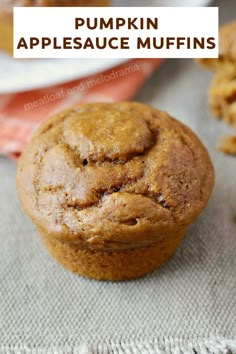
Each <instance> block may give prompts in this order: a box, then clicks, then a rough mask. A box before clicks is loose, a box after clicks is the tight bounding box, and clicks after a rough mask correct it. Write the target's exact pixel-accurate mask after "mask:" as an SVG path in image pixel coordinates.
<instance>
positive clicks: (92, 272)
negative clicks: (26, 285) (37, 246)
mask: <svg viewBox="0 0 236 354" xmlns="http://www.w3.org/2000/svg"><path fill="white" fill-rule="evenodd" d="M39 232H40V235H41V238H42V241H43V243H44V245H45V246H46V248H47V250H48V252H49V254H50V255H51V256H52V257H53V258H54V259H55V260H56V261H57V262H58V263H59V264H60V265H62V266H63V267H64V268H66V269H68V270H70V271H71V272H73V273H76V274H79V275H82V276H85V277H88V278H92V279H97V280H127V279H133V278H138V277H141V276H143V275H145V274H147V273H149V272H151V271H153V270H154V269H156V268H158V267H159V266H160V265H161V264H162V263H163V262H165V261H166V260H167V259H168V258H169V257H170V256H171V255H172V254H173V253H174V251H175V250H176V248H177V246H178V244H179V243H180V241H181V239H182V238H183V235H184V232H181V233H178V234H175V235H174V237H171V238H168V239H163V240H159V241H158V242H155V243H153V244H151V245H148V246H145V247H140V248H130V249H125V250H112V251H111V250H99V249H90V248H81V247H78V246H76V245H72V244H70V243H68V242H66V243H65V242H61V241H58V240H56V239H53V238H49V237H48V236H45V234H44V233H43V232H41V231H40V230H39Z"/></svg>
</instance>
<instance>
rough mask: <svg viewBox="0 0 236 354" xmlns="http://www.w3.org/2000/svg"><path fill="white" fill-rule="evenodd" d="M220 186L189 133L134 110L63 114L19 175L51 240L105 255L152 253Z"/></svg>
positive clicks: (145, 110)
mask: <svg viewBox="0 0 236 354" xmlns="http://www.w3.org/2000/svg"><path fill="white" fill-rule="evenodd" d="M213 180H214V172H213V167H212V165H211V162H210V159H209V157H208V154H207V152H206V150H205V148H204V147H203V146H202V144H201V143H200V141H199V140H198V138H197V137H196V136H195V135H194V134H193V133H192V132H191V131H190V129H188V128H187V127H186V126H184V125H183V124H181V123H179V122H177V121H176V120H174V119H173V118H171V117H169V116H168V114H167V113H164V112H161V111H158V110H156V109H153V108H151V107H149V106H146V105H144V104H140V103H130V102H123V103H113V104H103V103H95V104H84V105H80V106H78V107H75V108H73V109H70V110H67V111H65V112H63V113H61V114H58V115H56V116H54V117H53V118H51V119H50V120H48V121H47V122H46V123H44V124H43V125H42V126H41V128H40V129H39V130H38V131H37V132H36V133H35V135H34V136H33V138H32V140H31V142H30V143H29V145H28V147H27V148H26V150H25V151H24V153H23V154H22V156H21V158H20V161H19V164H18V172H17V187H18V191H19V195H20V199H21V201H22V204H23V207H24V209H25V210H26V212H27V213H28V214H29V215H30V217H31V218H32V219H33V221H34V222H35V224H36V225H37V226H38V227H39V228H40V229H41V230H44V231H45V233H47V235H48V237H51V238H55V239H57V240H60V241H62V242H70V243H71V244H76V245H80V247H85V246H86V247H91V248H102V249H124V248H125V249H127V248H132V247H143V246H147V245H148V244H151V243H153V242H156V241H158V240H160V239H161V238H162V237H165V236H167V237H171V235H174V234H176V233H178V232H180V231H182V232H183V231H184V230H185V229H186V226H187V225H188V224H190V223H191V222H192V220H193V219H195V218H196V217H197V215H198V214H199V213H200V211H201V210H202V209H203V207H204V206H205V204H206V202H207V200H208V198H209V195H210V193H211V190H212V186H213Z"/></svg>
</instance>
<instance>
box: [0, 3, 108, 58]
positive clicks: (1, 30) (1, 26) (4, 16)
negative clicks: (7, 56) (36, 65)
mask: <svg viewBox="0 0 236 354" xmlns="http://www.w3.org/2000/svg"><path fill="white" fill-rule="evenodd" d="M109 3H110V1H109V0H1V1H0V50H4V51H6V52H8V53H11V54H12V52H13V7H14V6H108V5H109Z"/></svg>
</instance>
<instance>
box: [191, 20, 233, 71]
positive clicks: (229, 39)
mask: <svg viewBox="0 0 236 354" xmlns="http://www.w3.org/2000/svg"><path fill="white" fill-rule="evenodd" d="M197 61H198V62H199V63H200V64H202V65H203V66H205V67H207V68H209V69H213V70H218V69H222V68H224V67H229V66H230V67H231V66H234V67H235V69H236V21H233V22H229V23H226V24H224V25H222V26H221V27H220V30H219V58H218V59H204V58H203V59H197Z"/></svg>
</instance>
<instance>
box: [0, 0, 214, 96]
mask: <svg viewBox="0 0 236 354" xmlns="http://www.w3.org/2000/svg"><path fill="white" fill-rule="evenodd" d="M209 3H210V0H113V1H112V4H113V6H206V5H208V4H209ZM125 61H127V59H39V60H36V59H34V60H17V59H12V58H10V57H9V56H8V55H6V54H4V53H2V52H0V77H1V79H0V93H1V94H2V93H13V92H19V91H27V90H33V89H38V88H42V87H47V86H51V85H56V84H60V83H62V82H66V81H71V80H75V79H79V78H82V77H84V76H88V75H92V74H95V73H97V72H101V71H104V70H106V69H109V68H112V67H114V66H116V65H119V64H122V63H123V62H125Z"/></svg>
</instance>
